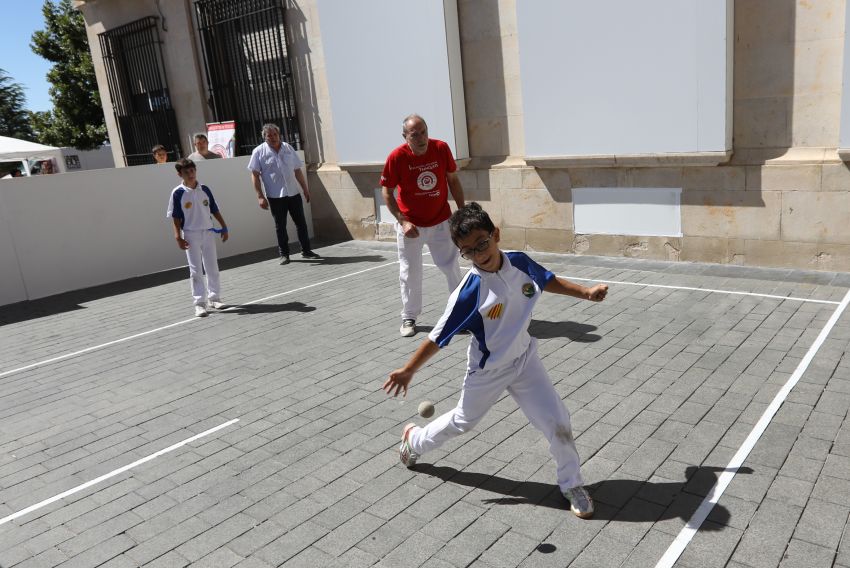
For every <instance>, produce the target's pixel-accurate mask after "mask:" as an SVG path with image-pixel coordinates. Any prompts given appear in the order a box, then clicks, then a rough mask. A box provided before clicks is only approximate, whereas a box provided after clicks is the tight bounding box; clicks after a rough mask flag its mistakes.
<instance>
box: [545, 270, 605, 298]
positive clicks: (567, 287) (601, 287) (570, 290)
mask: <svg viewBox="0 0 850 568" xmlns="http://www.w3.org/2000/svg"><path fill="white" fill-rule="evenodd" d="M543 290H544V291H545V292H552V293H555V294H563V295H564V296H572V297H574V298H581V299H582V300H590V301H591V302H601V301H602V300H604V299H605V296H606V295H607V294H608V285H607V284H597V285H596V286H592V287H590V288H588V287H587V286H581V285H580V284H576V283H575V282H570V281H569V280H567V279H566V278H561V277H560V276H556V277H555V278H553V279H552V280H550V281H549V283H548V284H546V287H545V288H543Z"/></svg>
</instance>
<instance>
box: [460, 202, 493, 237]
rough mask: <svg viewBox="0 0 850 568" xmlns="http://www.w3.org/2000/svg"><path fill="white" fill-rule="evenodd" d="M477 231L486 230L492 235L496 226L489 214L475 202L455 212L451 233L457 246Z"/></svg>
mask: <svg viewBox="0 0 850 568" xmlns="http://www.w3.org/2000/svg"><path fill="white" fill-rule="evenodd" d="M476 229H484V230H485V231H487V232H488V233H492V232H493V231H494V230H495V229H496V225H494V224H493V221H492V220H491V219H490V216H489V215H488V214H487V212H486V211H484V210H483V209H482V208H481V206H480V205H478V204H477V203H476V202H474V201H470V202H469V203H467V204H466V205H464V206H463V207H461V208H460V209H458V210H457V211H455V212H454V213H453V214H452V216H451V217H450V218H449V231H450V232H451V235H452V241H454V243H455V244H457V242H458V241H459V240H460V239H462V238H464V237H466V236H467V235H469V234H470V233H471V232H472V231H475V230H476Z"/></svg>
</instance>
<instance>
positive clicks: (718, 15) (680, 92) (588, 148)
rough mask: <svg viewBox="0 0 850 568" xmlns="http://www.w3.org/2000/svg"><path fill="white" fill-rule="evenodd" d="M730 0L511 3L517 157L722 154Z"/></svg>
mask: <svg viewBox="0 0 850 568" xmlns="http://www.w3.org/2000/svg"><path fill="white" fill-rule="evenodd" d="M731 10H732V7H731V0H644V1H642V2H634V1H632V0H606V1H602V2H585V1H579V0H535V1H534V2H517V20H518V31H519V48H520V75H521V84H522V100H523V113H524V117H523V121H524V125H525V144H526V155H527V156H529V157H546V156H582V155H587V156H591V155H634V154H658V153H693V152H725V151H727V150H729V149H730V148H731V144H730V143H731V112H730V111H729V109H730V108H731V106H730V105H731V73H730V71H731V70H730V68H729V61H731V59H730V58H729V55H730V54H731V49H732V35H731V34H732V31H731V30H732V27H731V24H732V13H731Z"/></svg>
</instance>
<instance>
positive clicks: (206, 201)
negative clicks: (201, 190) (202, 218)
mask: <svg viewBox="0 0 850 568" xmlns="http://www.w3.org/2000/svg"><path fill="white" fill-rule="evenodd" d="M209 206H210V202H209V201H208V200H206V199H204V207H209Z"/></svg>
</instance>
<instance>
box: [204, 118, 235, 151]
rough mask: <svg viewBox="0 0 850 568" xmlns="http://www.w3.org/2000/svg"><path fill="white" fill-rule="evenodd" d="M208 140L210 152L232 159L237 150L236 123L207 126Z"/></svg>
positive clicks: (213, 123)
mask: <svg viewBox="0 0 850 568" xmlns="http://www.w3.org/2000/svg"><path fill="white" fill-rule="evenodd" d="M207 139H208V140H209V143H210V146H209V148H210V152H215V153H216V154H218V155H219V156H221V157H222V158H232V157H233V156H234V154H235V150H236V123H235V122H233V121H230V122H211V123H208V124H207Z"/></svg>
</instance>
